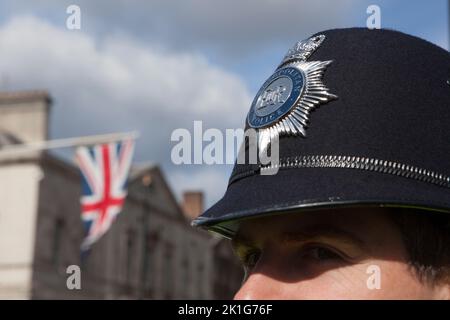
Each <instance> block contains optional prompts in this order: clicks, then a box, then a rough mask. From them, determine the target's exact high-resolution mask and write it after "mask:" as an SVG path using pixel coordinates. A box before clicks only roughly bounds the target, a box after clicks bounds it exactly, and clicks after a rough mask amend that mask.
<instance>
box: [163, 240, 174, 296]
mask: <svg viewBox="0 0 450 320" xmlns="http://www.w3.org/2000/svg"><path fill="white" fill-rule="evenodd" d="M173 271H174V268H173V246H172V244H170V243H166V245H165V250H164V254H163V273H164V274H163V286H164V287H163V290H164V294H165V295H166V299H170V298H171V297H172V295H173V287H174V282H173V278H174V276H175V274H174V272H173Z"/></svg>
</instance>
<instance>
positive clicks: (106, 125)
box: [0, 16, 251, 192]
mask: <svg viewBox="0 0 450 320" xmlns="http://www.w3.org/2000/svg"><path fill="white" fill-rule="evenodd" d="M0 48H1V50H0V75H7V76H8V78H9V82H10V85H9V86H10V88H14V89H36V88H44V89H48V90H49V91H50V93H51V95H52V96H53V97H54V100H55V105H54V108H53V110H52V112H53V115H52V119H51V120H52V124H51V132H52V134H53V137H54V138H55V137H66V136H75V135H85V134H93V133H105V132H113V131H121V130H134V129H137V130H139V131H140V132H141V138H140V140H139V141H138V148H137V151H138V155H137V156H138V158H139V159H140V160H151V161H156V162H159V163H163V164H165V167H166V168H167V167H170V163H169V161H170V149H171V146H172V145H171V144H170V133H171V131H172V130H173V129H174V128H178V127H186V128H188V129H190V128H192V121H193V120H204V122H205V125H204V127H208V126H214V127H218V128H226V127H230V128H234V127H241V126H242V125H243V119H244V117H245V114H246V112H247V110H248V108H249V105H250V102H251V96H250V94H249V92H248V89H247V87H246V84H245V83H244V82H243V81H242V80H241V79H240V78H239V77H238V76H237V75H235V74H232V73H230V72H226V71H225V70H222V69H220V68H219V67H217V66H214V65H212V64H211V63H209V62H208V61H207V60H206V59H205V58H204V57H202V56H201V55H199V54H191V53H189V52H183V53H178V52H177V53H174V52H169V51H164V50H162V49H161V48H155V47H152V46H146V45H143V44H142V43H137V42H133V41H132V40H130V39H127V38H125V37H119V36H114V37H107V38H105V39H103V40H102V41H95V40H94V38H93V37H92V36H90V35H88V34H85V33H82V32H79V31H69V30H66V29H59V28H56V27H55V26H53V25H51V24H49V23H47V22H45V21H43V20H40V19H39V18H36V17H33V16H17V17H14V18H13V19H11V20H10V21H9V22H8V23H6V24H5V25H3V26H2V27H1V28H0ZM176 171H177V172H179V171H180V168H177V170H176ZM168 174H169V175H170V174H171V173H170V172H169V173H168ZM178 174H181V173H178ZM198 176H199V179H198V180H195V181H197V185H198V186H199V187H200V186H201V185H202V183H203V182H202V179H210V178H208V177H209V175H204V174H200V175H198ZM171 180H172V181H176V179H175V180H174V179H171ZM180 181H187V182H188V181H189V179H188V178H186V179H185V180H183V179H182V178H180ZM191 182H192V180H191ZM205 185H211V181H210V180H208V181H205ZM184 186H185V187H189V183H185V184H184ZM221 191H223V189H222V190H221ZM212 192H214V191H212Z"/></svg>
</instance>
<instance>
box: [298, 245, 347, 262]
mask: <svg viewBox="0 0 450 320" xmlns="http://www.w3.org/2000/svg"><path fill="white" fill-rule="evenodd" d="M302 257H303V258H309V259H313V260H316V261H332V260H342V259H343V257H342V255H341V254H340V253H338V252H337V251H336V250H334V249H331V248H328V247H325V246H319V245H314V246H308V247H307V248H305V249H303V250H302Z"/></svg>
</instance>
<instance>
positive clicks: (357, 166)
mask: <svg viewBox="0 0 450 320" xmlns="http://www.w3.org/2000/svg"><path fill="white" fill-rule="evenodd" d="M449 79H450V54H449V52H448V51H446V50H444V49H442V48H440V47H437V46H436V45H433V44H431V43H429V42H427V41H425V40H422V39H419V38H416V37H413V36H410V35H407V34H403V33H400V32H396V31H392V30H368V29H362V28H352V29H336V30H328V31H324V32H320V33H318V34H316V35H313V36H312V37H311V38H309V39H306V40H304V41H300V42H298V43H296V44H295V45H294V47H293V48H291V49H290V50H289V51H288V53H287V54H286V56H285V57H284V58H283V59H282V61H281V63H280V65H279V66H277V68H276V70H275V72H274V74H273V75H272V76H271V77H270V78H269V79H268V80H267V81H266V82H265V83H264V84H263V86H262V87H261V90H260V91H259V92H258V93H257V95H256V97H255V100H254V101H253V103H252V105H251V107H250V111H249V113H248V116H247V118H246V120H245V121H246V128H247V129H248V128H253V129H255V130H257V131H258V134H259V135H260V137H262V140H264V139H265V138H268V137H269V138H270V137H273V135H277V136H279V161H278V163H276V164H275V166H276V167H277V170H278V171H277V173H276V174H273V175H270V174H268V175H265V174H261V173H263V172H264V170H268V169H271V168H270V167H268V166H270V165H266V164H261V163H254V164H250V163H247V164H246V163H243V164H236V165H235V167H234V170H233V172H232V174H231V177H230V180H229V185H228V188H227V190H226V193H225V195H224V196H223V198H222V199H221V200H220V201H219V202H217V203H216V204H215V205H214V206H212V207H211V208H210V209H208V210H207V211H206V212H205V213H203V214H202V215H201V216H200V217H198V218H197V219H196V220H194V221H193V225H195V226H200V227H203V228H206V229H209V230H212V231H216V232H219V233H221V234H223V235H224V236H226V237H231V236H232V235H233V233H234V232H235V231H236V227H237V226H238V224H239V221H241V220H242V219H244V218H250V217H258V216H263V215H273V214H280V213H285V212H292V211H301V210H316V209H319V208H334V207H350V206H392V207H411V208H420V209H426V210H433V211H442V212H449V211H450V80H449ZM266 140H267V139H266ZM265 144H266V146H265V147H267V143H265ZM271 165H272V166H273V165H274V164H271ZM272 169H273V168H272Z"/></svg>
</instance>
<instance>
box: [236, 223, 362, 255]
mask: <svg viewBox="0 0 450 320" xmlns="http://www.w3.org/2000/svg"><path fill="white" fill-rule="evenodd" d="M324 238H325V239H331V240H338V241H340V242H342V243H345V244H349V245H357V246H358V247H360V248H364V249H365V248H367V244H366V242H365V241H363V240H362V239H361V237H359V236H357V235H356V234H355V233H353V232H349V231H346V230H343V229H341V228H338V227H335V226H331V225H328V224H321V225H314V226H310V227H305V228H302V229H299V230H295V231H289V232H283V233H282V234H281V235H280V238H279V239H280V241H282V242H283V243H285V244H298V243H302V242H308V241H312V240H314V239H324ZM254 244H255V241H253V240H252V239H250V238H248V237H246V236H245V235H243V234H241V233H239V232H238V233H237V234H236V236H235V237H233V239H232V245H233V247H236V246H239V245H243V246H248V247H251V246H253V245H254Z"/></svg>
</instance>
